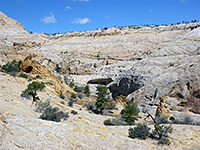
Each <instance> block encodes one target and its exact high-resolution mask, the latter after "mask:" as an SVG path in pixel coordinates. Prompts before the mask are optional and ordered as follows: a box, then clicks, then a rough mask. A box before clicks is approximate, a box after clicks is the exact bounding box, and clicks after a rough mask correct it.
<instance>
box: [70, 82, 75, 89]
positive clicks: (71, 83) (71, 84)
mask: <svg viewBox="0 0 200 150" xmlns="http://www.w3.org/2000/svg"><path fill="white" fill-rule="evenodd" d="M69 86H70V87H71V88H74V86H75V84H74V80H72V81H71V82H70V83H69Z"/></svg>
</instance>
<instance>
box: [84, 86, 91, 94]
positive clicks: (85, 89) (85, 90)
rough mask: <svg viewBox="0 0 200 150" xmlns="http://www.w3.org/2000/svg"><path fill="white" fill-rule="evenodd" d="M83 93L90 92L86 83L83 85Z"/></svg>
mask: <svg viewBox="0 0 200 150" xmlns="http://www.w3.org/2000/svg"><path fill="white" fill-rule="evenodd" d="M84 93H85V94H87V93H90V88H89V86H88V85H86V86H85V87H84Z"/></svg>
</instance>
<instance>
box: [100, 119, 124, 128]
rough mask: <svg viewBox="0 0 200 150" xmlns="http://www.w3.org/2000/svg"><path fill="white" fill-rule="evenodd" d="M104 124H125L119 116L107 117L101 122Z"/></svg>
mask: <svg viewBox="0 0 200 150" xmlns="http://www.w3.org/2000/svg"><path fill="white" fill-rule="evenodd" d="M103 124H104V125H106V126H125V125H127V124H126V123H125V122H124V121H123V120H122V119H121V118H120V119H112V120H111V119H107V120H105V121H104V122H103Z"/></svg>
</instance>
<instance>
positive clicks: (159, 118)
mask: <svg viewBox="0 0 200 150" xmlns="http://www.w3.org/2000/svg"><path fill="white" fill-rule="evenodd" d="M155 119H156V122H157V123H159V124H162V123H163V124H167V123H169V120H168V117H167V116H162V115H161V116H160V115H159V116H156V118H155Z"/></svg>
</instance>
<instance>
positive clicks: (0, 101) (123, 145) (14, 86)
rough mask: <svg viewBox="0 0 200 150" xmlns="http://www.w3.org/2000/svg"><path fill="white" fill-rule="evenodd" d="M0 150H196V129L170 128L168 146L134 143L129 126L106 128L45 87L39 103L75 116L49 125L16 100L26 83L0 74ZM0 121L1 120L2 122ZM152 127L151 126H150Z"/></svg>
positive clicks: (198, 139) (25, 103) (99, 118)
mask: <svg viewBox="0 0 200 150" xmlns="http://www.w3.org/2000/svg"><path fill="white" fill-rule="evenodd" d="M0 81H1V85H0V96H1V97H0V110H1V114H0V149H2V150H5V149H6V150H7V149H13V150H18V149H28V150H32V149H35V150H40V149H46V150H47V149H60V150H64V149H80V150H82V149H89V150H90V149H91V150H93V149H97V150H102V149H105V150H107V149H111V150H114V149H119V150H120V149H121V150H123V149H130V150H131V149H141V150H151V149H160V150H161V149H173V150H180V149H193V148H196V149H198V146H199V142H200V134H199V132H200V127H199V126H187V125H173V127H174V132H173V134H172V135H170V140H171V141H172V144H171V145H170V146H166V145H165V146H161V145H157V141H155V140H152V139H147V140H145V141H144V140H138V139H130V138H128V129H129V126H121V127H120V126H118V127H106V126H104V125H103V121H104V120H105V119H107V118H108V117H106V116H101V115H95V114H90V113H89V112H88V111H86V110H85V109H82V110H79V108H80V106H79V105H75V106H74V108H71V107H68V106H66V105H62V104H60V103H59V101H61V99H60V98H59V97H58V96H56V95H55V94H54V93H53V90H52V89H51V87H48V86H47V87H46V88H45V90H44V91H43V92H39V96H40V97H41V98H42V99H43V100H47V99H50V100H51V103H52V104H53V105H54V106H57V107H59V108H60V109H62V110H63V111H64V112H70V111H71V110H72V109H73V110H76V111H77V112H78V115H75V116H74V115H72V114H69V115H70V117H69V118H68V119H67V120H65V121H63V122H59V123H56V122H52V121H45V120H41V119H38V117H39V115H40V114H39V113H36V112H35V111H34V110H35V106H34V105H32V106H31V103H32V102H31V100H27V99H25V98H22V97H20V93H21V91H22V90H24V89H25V88H26V85H27V84H28V83H27V81H26V79H22V78H13V77H12V76H10V75H7V74H4V73H2V72H0ZM2 118H4V119H2ZM151 127H152V126H151Z"/></svg>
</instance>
